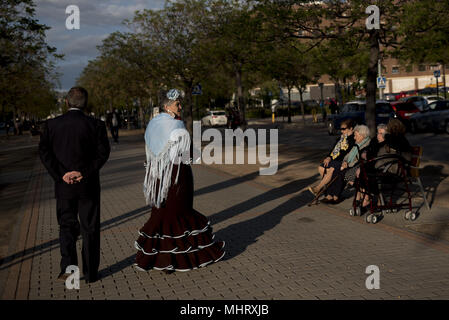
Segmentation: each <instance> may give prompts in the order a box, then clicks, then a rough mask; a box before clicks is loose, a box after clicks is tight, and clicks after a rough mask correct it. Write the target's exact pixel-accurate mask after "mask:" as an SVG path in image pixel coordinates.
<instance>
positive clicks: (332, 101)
mask: <svg viewBox="0 0 449 320" xmlns="http://www.w3.org/2000/svg"><path fill="white" fill-rule="evenodd" d="M329 109H330V110H331V114H337V113H338V105H337V102H336V101H335V99H330V101H329Z"/></svg>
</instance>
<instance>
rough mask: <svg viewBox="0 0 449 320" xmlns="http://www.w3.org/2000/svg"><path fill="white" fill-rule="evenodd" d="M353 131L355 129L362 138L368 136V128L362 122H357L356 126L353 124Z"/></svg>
mask: <svg viewBox="0 0 449 320" xmlns="http://www.w3.org/2000/svg"><path fill="white" fill-rule="evenodd" d="M354 131H357V132H358V133H359V134H360V135H361V136H363V137H364V138H366V137H369V133H370V132H369V128H368V127H367V126H365V125H364V124H359V125H358V126H355V128H354Z"/></svg>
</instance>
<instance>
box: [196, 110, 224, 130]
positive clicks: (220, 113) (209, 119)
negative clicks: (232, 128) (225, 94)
mask: <svg viewBox="0 0 449 320" xmlns="http://www.w3.org/2000/svg"><path fill="white" fill-rule="evenodd" d="M227 123H228V117H226V112H225V111H224V110H212V111H209V112H207V115H206V116H205V117H203V118H202V119H201V124H202V125H203V126H212V127H213V126H225V125H226V124H227Z"/></svg>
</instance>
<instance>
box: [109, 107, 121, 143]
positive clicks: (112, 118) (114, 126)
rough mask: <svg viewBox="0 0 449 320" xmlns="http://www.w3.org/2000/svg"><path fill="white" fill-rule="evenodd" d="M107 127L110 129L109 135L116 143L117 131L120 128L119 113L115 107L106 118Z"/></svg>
mask: <svg viewBox="0 0 449 320" xmlns="http://www.w3.org/2000/svg"><path fill="white" fill-rule="evenodd" d="M108 125H109V129H110V130H111V136H112V139H113V140H114V142H115V143H118V131H119V128H120V115H119V113H118V110H117V109H115V110H114V111H112V112H111V113H110V114H109V118H108Z"/></svg>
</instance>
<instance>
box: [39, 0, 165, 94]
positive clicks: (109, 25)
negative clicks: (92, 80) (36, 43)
mask: <svg viewBox="0 0 449 320" xmlns="http://www.w3.org/2000/svg"><path fill="white" fill-rule="evenodd" d="M164 3H165V1H164V0H150V1H144V0H129V1H124V0H97V1H91V0H36V1H35V4H36V18H37V19H38V20H39V22H40V23H43V24H45V25H47V26H49V27H51V29H50V30H48V31H47V33H46V35H47V42H48V44H49V45H51V46H53V47H56V48H57V49H58V50H57V52H58V53H63V54H65V57H64V60H62V61H59V62H58V67H59V69H58V71H59V72H60V73H63V76H62V77H61V85H62V89H69V88H70V87H72V86H73V85H74V83H75V81H76V78H77V77H78V76H79V75H80V73H81V72H82V70H83V68H84V67H85V66H86V65H87V63H88V61H89V60H93V59H95V57H96V56H97V55H98V50H97V48H96V47H97V46H98V45H101V42H102V40H103V39H104V38H106V37H107V36H108V35H109V34H110V33H112V32H115V31H124V30H125V28H126V27H125V26H124V25H123V24H122V22H123V20H125V19H131V18H132V17H133V16H134V12H135V11H136V10H142V9H153V10H157V9H161V8H163V6H164ZM69 5H77V6H78V7H79V9H80V29H79V30H67V29H66V27H65V21H66V19H67V17H68V15H67V14H66V13H65V10H66V8H67V6H69Z"/></svg>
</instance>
